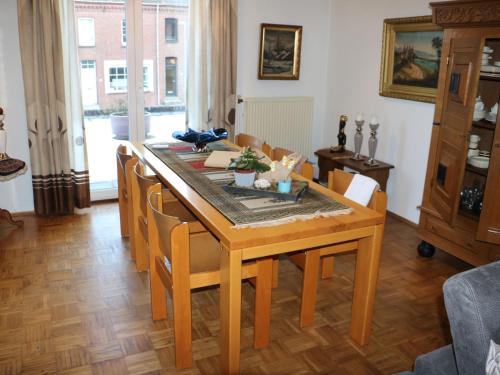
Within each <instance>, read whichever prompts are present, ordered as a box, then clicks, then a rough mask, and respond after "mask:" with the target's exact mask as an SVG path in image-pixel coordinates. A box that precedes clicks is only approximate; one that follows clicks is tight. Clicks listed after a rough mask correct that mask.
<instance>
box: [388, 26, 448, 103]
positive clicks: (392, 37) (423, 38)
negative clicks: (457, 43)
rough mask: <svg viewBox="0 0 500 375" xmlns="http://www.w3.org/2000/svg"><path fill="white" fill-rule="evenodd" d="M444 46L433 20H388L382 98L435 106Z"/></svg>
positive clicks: (438, 28) (440, 30)
mask: <svg viewBox="0 0 500 375" xmlns="http://www.w3.org/2000/svg"><path fill="white" fill-rule="evenodd" d="M442 45H443V30H442V29H441V28H440V27H439V26H437V25H435V24H433V23H432V21H431V16H424V17H411V18H392V19H386V20H384V35H383V44H382V65H381V72H380V95H382V96H390V97H393V98H400V99H408V100H418V101H422V102H434V101H435V99H436V89H437V85H438V78H439V77H438V76H439V65H440V62H441V47H442Z"/></svg>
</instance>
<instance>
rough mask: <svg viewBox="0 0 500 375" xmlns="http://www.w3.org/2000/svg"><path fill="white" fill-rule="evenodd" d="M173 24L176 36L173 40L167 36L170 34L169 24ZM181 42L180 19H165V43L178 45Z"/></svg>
mask: <svg viewBox="0 0 500 375" xmlns="http://www.w3.org/2000/svg"><path fill="white" fill-rule="evenodd" d="M169 23H171V24H172V27H173V30H174V34H175V35H174V36H173V37H172V38H169V36H168V35H167V32H168V27H167V26H168V24H169ZM178 41H179V19H178V18H175V17H165V43H177V42H178Z"/></svg>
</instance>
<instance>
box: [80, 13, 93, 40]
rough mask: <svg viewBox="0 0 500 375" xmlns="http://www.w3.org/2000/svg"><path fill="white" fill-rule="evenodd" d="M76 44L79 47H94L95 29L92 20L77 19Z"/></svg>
mask: <svg viewBox="0 0 500 375" xmlns="http://www.w3.org/2000/svg"><path fill="white" fill-rule="evenodd" d="M78 44H79V46H80V47H95V28H94V19H93V18H88V17H80V18H78Z"/></svg>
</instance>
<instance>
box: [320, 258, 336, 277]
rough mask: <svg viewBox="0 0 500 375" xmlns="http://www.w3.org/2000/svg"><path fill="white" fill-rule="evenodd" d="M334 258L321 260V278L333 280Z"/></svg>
mask: <svg viewBox="0 0 500 375" xmlns="http://www.w3.org/2000/svg"><path fill="white" fill-rule="evenodd" d="M333 266H334V258H333V255H328V256H325V257H323V258H321V278H322V279H331V278H332V277H333Z"/></svg>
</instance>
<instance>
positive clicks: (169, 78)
mask: <svg viewBox="0 0 500 375" xmlns="http://www.w3.org/2000/svg"><path fill="white" fill-rule="evenodd" d="M165 96H177V57H166V58H165Z"/></svg>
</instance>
